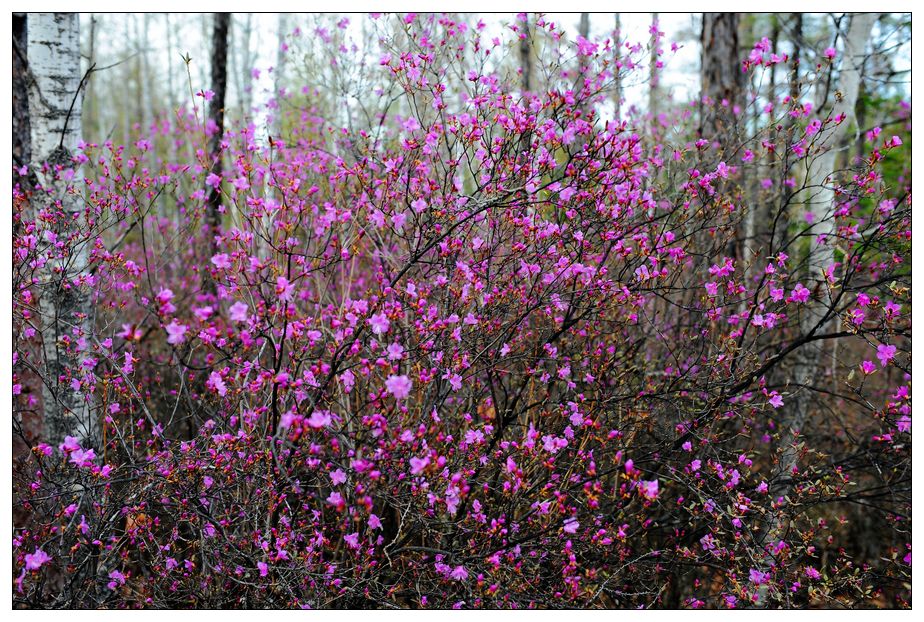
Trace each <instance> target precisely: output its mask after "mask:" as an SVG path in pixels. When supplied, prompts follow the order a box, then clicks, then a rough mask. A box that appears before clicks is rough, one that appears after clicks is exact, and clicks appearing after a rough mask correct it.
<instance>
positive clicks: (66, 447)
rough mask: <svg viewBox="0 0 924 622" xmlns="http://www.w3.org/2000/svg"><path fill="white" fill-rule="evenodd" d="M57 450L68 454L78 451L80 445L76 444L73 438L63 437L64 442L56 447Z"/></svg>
mask: <svg viewBox="0 0 924 622" xmlns="http://www.w3.org/2000/svg"><path fill="white" fill-rule="evenodd" d="M58 449H60V450H61V451H63V452H64V453H70V452H72V451H77V450H78V449H80V443H78V442H77V439H76V438H74V437H73V436H65V437H64V442H63V443H61V444H60V445H58ZM46 455H47V454H46Z"/></svg>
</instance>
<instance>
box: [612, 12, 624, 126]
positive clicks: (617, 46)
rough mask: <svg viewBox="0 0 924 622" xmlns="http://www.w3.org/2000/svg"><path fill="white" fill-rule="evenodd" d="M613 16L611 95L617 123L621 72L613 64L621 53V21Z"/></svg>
mask: <svg viewBox="0 0 924 622" xmlns="http://www.w3.org/2000/svg"><path fill="white" fill-rule="evenodd" d="M615 16H616V30H615V31H614V36H613V39H614V40H613V49H614V50H616V57H615V58H614V59H613V60H614V64H613V80H614V82H615V85H616V89H615V93H614V95H613V105H614V106H615V112H614V115H613V118H614V119H616V120H617V121H618V120H619V117H620V116H621V114H622V71H621V70H620V69H619V67H617V66H616V65H615V63H616V62H617V61H619V58H620V54H621V53H622V52H621V50H622V47H621V42H622V19H621V18H620V17H619V13H616V14H615Z"/></svg>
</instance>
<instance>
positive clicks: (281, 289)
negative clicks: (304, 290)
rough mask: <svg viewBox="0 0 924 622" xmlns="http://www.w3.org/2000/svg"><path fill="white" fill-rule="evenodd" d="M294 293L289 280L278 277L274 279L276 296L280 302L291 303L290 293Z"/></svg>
mask: <svg viewBox="0 0 924 622" xmlns="http://www.w3.org/2000/svg"><path fill="white" fill-rule="evenodd" d="M294 291H295V285H293V284H292V283H289V279H287V278H286V277H284V276H280V277H278V278H277V279H276V295H277V296H279V299H280V300H285V301H291V300H292V292H294Z"/></svg>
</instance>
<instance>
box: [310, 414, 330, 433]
mask: <svg viewBox="0 0 924 622" xmlns="http://www.w3.org/2000/svg"><path fill="white" fill-rule="evenodd" d="M307 423H308V425H309V426H311V427H312V428H315V429H320V428H326V427H327V426H329V425H330V423H331V416H330V412H329V411H326V410H316V411H314V412H313V413H311V416H310V417H308V422H307Z"/></svg>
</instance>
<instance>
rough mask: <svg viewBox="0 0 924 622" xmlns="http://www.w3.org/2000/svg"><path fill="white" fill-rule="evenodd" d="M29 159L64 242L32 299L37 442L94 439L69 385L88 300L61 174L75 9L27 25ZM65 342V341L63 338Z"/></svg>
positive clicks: (76, 226) (75, 71)
mask: <svg viewBox="0 0 924 622" xmlns="http://www.w3.org/2000/svg"><path fill="white" fill-rule="evenodd" d="M27 41H28V52H27V55H26V57H27V58H28V61H29V70H30V72H31V74H32V77H33V80H31V81H30V88H29V110H30V113H31V114H30V122H31V132H30V138H31V144H32V165H31V166H30V168H32V170H33V171H34V172H35V173H36V176H37V186H38V187H37V188H36V192H35V193H34V194H33V199H32V200H33V205H34V206H35V207H36V208H37V209H38V210H41V211H43V212H44V213H45V214H48V215H53V216H54V218H53V222H54V224H53V225H52V226H53V227H54V229H55V233H56V234H57V236H58V238H59V239H63V240H68V243H67V247H68V249H69V250H68V252H67V254H66V255H65V256H64V257H53V258H52V259H50V260H49V262H48V264H47V265H46V267H45V270H44V273H43V275H42V281H43V287H42V292H41V296H40V301H39V308H40V310H41V316H42V344H43V355H44V359H45V361H44V362H45V377H44V380H45V382H44V385H43V391H42V396H43V402H44V427H45V440H46V442H48V443H49V444H52V445H57V444H59V443H61V442H63V441H64V438H65V437H66V436H74V437H77V438H78V439H81V440H82V442H87V441H89V442H91V443H92V441H93V439H94V438H95V429H94V428H95V425H94V423H93V421H92V418H91V410H90V406H89V403H88V402H87V399H86V398H85V397H84V395H83V394H82V393H81V391H80V390H79V387H77V388H75V386H73V385H72V384H71V380H72V379H75V378H79V374H78V371H79V369H80V361H79V360H77V359H78V358H79V356H78V353H77V350H78V349H82V348H81V347H80V346H76V345H75V344H77V343H79V342H80V341H81V340H82V338H83V337H86V336H88V335H89V334H90V332H91V326H92V306H91V304H92V301H91V296H90V286H89V284H88V283H87V277H88V265H89V245H88V243H87V240H86V238H87V236H86V235H84V234H83V232H82V231H81V228H82V227H81V225H82V224H83V200H82V198H81V196H80V194H79V190H80V187H79V182H78V181H77V180H79V179H80V174H79V173H78V174H76V175H74V176H73V178H72V179H71V181H67V180H65V176H64V175H63V174H61V173H63V172H64V171H65V170H67V169H69V168H71V167H73V166H74V164H73V162H72V158H73V155H74V152H75V150H76V149H77V145H78V143H79V142H80V135H81V116H80V109H81V97H80V93H79V87H80V81H81V79H80V23H79V17H78V15H77V14H76V13H33V14H30V15H29V16H28V24H27ZM68 343H69V344H70V345H67V344H68Z"/></svg>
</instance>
